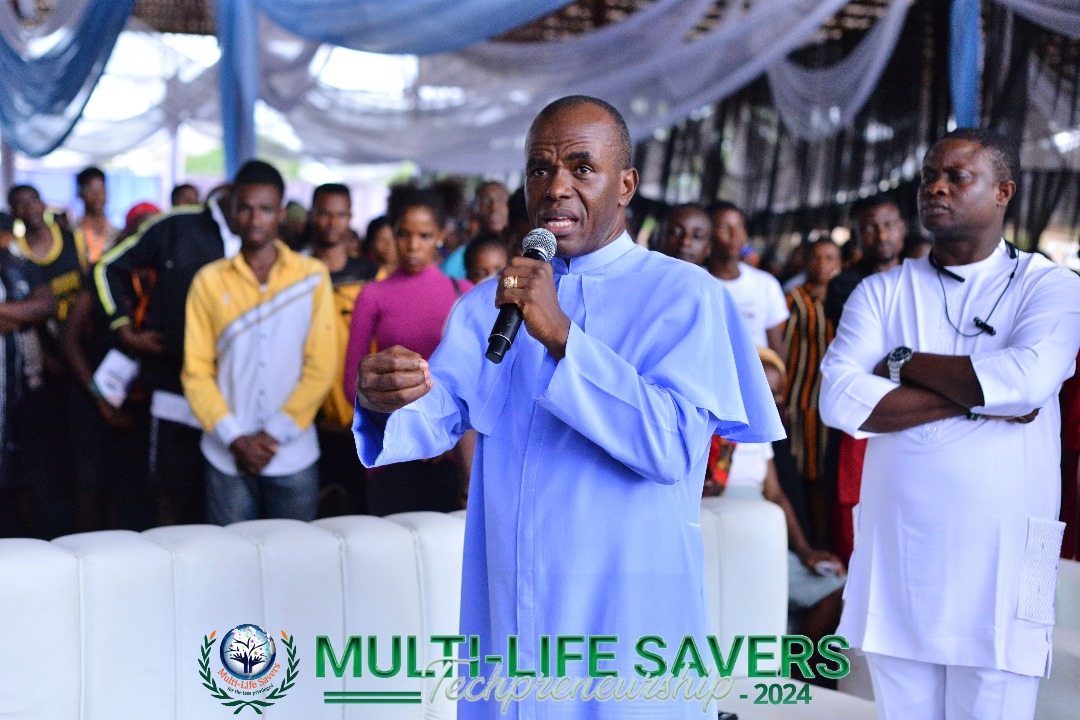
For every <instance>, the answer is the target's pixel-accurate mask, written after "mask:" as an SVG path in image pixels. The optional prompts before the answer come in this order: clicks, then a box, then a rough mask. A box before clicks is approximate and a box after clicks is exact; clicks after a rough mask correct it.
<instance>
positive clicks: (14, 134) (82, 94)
mask: <svg viewBox="0 0 1080 720" xmlns="http://www.w3.org/2000/svg"><path fill="white" fill-rule="evenodd" d="M134 5H135V0H88V2H87V3H86V9H85V11H84V12H83V14H82V15H81V16H80V17H79V19H78V20H77V21H76V22H75V23H74V24H73V26H72V27H70V28H69V29H68V30H67V32H66V34H65V35H64V37H63V38H62V39H61V40H60V41H59V42H58V43H57V44H56V45H55V46H54V47H53V48H52V49H50V50H49V51H48V52H46V53H45V54H43V55H41V56H40V57H34V58H27V57H25V56H24V54H23V53H20V52H19V51H18V50H16V49H15V48H13V47H12V46H11V44H10V43H9V42H8V41H7V39H6V38H5V37H4V36H3V35H2V34H0V130H2V132H3V134H4V138H5V140H7V142H8V143H10V144H11V145H12V147H14V148H15V149H16V150H18V151H20V152H23V153H26V154H27V155H29V156H31V157H41V156H42V155H47V154H48V153H50V152H52V151H53V150H55V149H56V148H57V147H58V146H59V145H60V143H62V142H63V141H64V138H66V137H67V136H68V133H70V132H71V129H72V128H73V127H74V126H75V123H76V122H77V121H78V119H79V116H80V115H82V111H83V108H84V107H85V106H86V101H87V100H89V99H90V93H91V91H93V89H94V86H95V85H96V84H97V81H98V78H100V77H101V73H102V72H103V71H104V69H105V63H106V62H108V59H109V55H110V54H111V53H112V49H113V46H115V45H116V38H117V36H119V35H120V31H121V30H123V29H124V24H125V22H126V21H127V18H128V15H130V14H131V9H132V7H133V6H134Z"/></svg>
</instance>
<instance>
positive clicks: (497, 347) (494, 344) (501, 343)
mask: <svg viewBox="0 0 1080 720" xmlns="http://www.w3.org/2000/svg"><path fill="white" fill-rule="evenodd" d="M521 247H523V248H524V249H525V252H523V253H521V254H522V256H523V257H527V258H532V259H533V260H543V261H544V262H549V261H550V260H551V258H553V257H555V236H554V235H552V234H551V231H550V230H545V229H544V228H535V229H533V230H530V231H529V234H528V235H526V236H525V239H524V240H522V241H521ZM520 327H521V308H519V307H518V306H517V305H514V304H513V303H508V304H506V305H503V306H502V307H501V308H499V317H498V318H497V319H496V320H495V325H494V326H492V328H491V335H489V336H488V349H487V353H485V355H484V357H486V358H487V359H488V360H490V361H491V362H493V363H496V364H497V363H501V362H502V359H503V356H504V355H506V351H507V350H509V349H510V346H511V345H512V344H513V343H514V338H515V337H517V332H518V328H520Z"/></svg>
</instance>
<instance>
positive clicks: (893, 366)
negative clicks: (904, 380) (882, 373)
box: [885, 345, 915, 384]
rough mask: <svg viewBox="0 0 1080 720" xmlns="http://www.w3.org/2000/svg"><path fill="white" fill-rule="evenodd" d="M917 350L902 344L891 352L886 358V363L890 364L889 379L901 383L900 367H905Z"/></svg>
mask: <svg viewBox="0 0 1080 720" xmlns="http://www.w3.org/2000/svg"><path fill="white" fill-rule="evenodd" d="M914 354H915V352H914V351H913V350H912V349H911V348H909V347H904V346H903V345H901V346H900V347H898V348H896V349H895V350H893V351H892V352H891V353H889V355H888V357H887V358H885V362H886V364H887V365H888V366H889V379H890V380H892V381H893V382H894V383H897V384H899V383H900V368H902V367H904V365H905V364H906V363H907V361H908V360H910V359H911V356H912V355H914Z"/></svg>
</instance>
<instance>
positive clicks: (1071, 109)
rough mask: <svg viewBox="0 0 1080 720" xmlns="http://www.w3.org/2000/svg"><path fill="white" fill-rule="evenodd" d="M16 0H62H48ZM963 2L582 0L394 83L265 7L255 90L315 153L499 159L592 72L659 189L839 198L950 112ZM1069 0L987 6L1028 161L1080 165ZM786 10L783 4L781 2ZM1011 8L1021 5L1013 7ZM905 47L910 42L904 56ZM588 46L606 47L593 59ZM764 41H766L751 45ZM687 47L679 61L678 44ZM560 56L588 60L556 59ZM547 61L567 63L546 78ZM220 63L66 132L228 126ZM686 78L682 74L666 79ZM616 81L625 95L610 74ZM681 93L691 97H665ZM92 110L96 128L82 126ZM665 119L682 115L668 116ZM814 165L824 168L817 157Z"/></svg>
mask: <svg viewBox="0 0 1080 720" xmlns="http://www.w3.org/2000/svg"><path fill="white" fill-rule="evenodd" d="M92 1H96V0H77V1H76V0H73V4H78V3H83V4H85V3H88V2H92ZM133 1H134V17H135V18H136V20H137V21H141V23H142V24H143V25H142V26H143V27H146V26H149V28H151V29H152V30H157V31H161V32H182V33H194V34H204V35H208V34H210V33H214V32H216V28H215V21H216V20H217V19H218V17H217V16H215V11H214V3H213V0H133ZM247 1H248V2H252V1H255V2H262V0H247ZM309 1H310V0H309ZM402 1H403V2H404V1H405V0H402ZM412 1H415V0H412ZM470 1H471V2H475V0H461V2H462V4H464V3H467V2H470ZM8 2H12V3H20V4H25V3H26V2H35V3H36V4H37V5H38V6H39V7H42V8H45V7H49V6H53V7H62V6H59V5H56V2H55V0H8ZM358 2H359V0H358ZM971 2H974V3H975V6H976V10H977V9H978V6H979V5H980V3H979V0H951V2H942V1H941V0H916V1H914V2H910V1H909V0H853V1H852V2H843V1H841V0H821V1H820V2H816V3H815V2H809V0H806V1H803V0H677V1H676V0H578V2H574V3H570V4H568V5H566V6H564V7H562V8H561V9H559V10H557V11H555V12H552V13H550V14H548V15H546V16H544V17H541V18H539V19H536V20H533V21H532V22H529V23H527V24H525V25H523V26H521V27H518V28H517V29H515V30H513V31H510V32H507V33H505V34H503V35H501V36H498V37H496V38H495V39H494V41H489V42H483V43H478V44H477V45H475V46H472V47H469V48H466V49H465V50H463V51H459V52H453V53H445V54H442V55H438V56H428V57H420V58H418V59H417V58H413V59H412V61H411V62H412V63H413V65H412V66H411V67H412V69H411V70H410V69H408V68H406V69H404V70H402V69H400V68H399V69H398V71H399V72H400V73H402V76H403V77H404V76H406V75H407V76H408V78H407V79H406V80H405V84H404V86H403V87H404V93H403V94H400V95H399V96H397V97H391V96H387V95H378V94H377V93H375V94H373V93H372V92H371V91H369V90H366V89H355V88H353V89H350V88H344V87H341V86H339V85H335V84H333V83H330V84H327V83H325V82H323V81H322V78H321V77H320V76H319V74H318V73H319V72H320V69H321V68H322V69H325V68H329V67H330V66H332V65H334V62H333V60H334V57H335V56H334V53H335V52H336V51H333V52H331V51H330V49H329V48H328V47H327V46H322V47H320V46H319V45H318V43H313V42H311V41H309V40H304V39H301V38H298V37H296V36H292V35H289V34H288V33H287V32H285V31H283V30H281V28H280V27H277V28H273V27H269V26H268V23H267V21H266V20H265V19H264V20H263V22H262V26H261V27H262V31H261V35H262V37H261V40H259V41H258V44H259V45H260V48H261V53H262V54H261V58H260V62H261V64H262V70H261V72H260V75H259V88H258V92H259V94H260V96H261V98H262V100H263V101H264V103H265V105H264V108H263V109H268V111H270V112H274V113H277V114H278V116H280V118H281V119H282V122H283V127H286V128H287V132H289V133H293V131H295V133H294V135H295V137H296V139H297V141H298V143H299V145H298V146H299V147H302V148H303V149H302V152H303V153H305V154H307V155H309V156H311V157H316V158H325V159H331V158H338V159H340V160H341V161H343V162H377V161H380V160H391V159H399V158H396V157H391V155H393V154H394V153H398V154H400V153H403V152H412V153H414V155H413V158H412V159H415V160H417V161H418V162H419V163H420V164H421V165H422V166H423V167H426V168H428V169H433V170H446V171H451V172H479V173H484V172H488V173H490V172H499V173H505V172H513V171H515V170H516V169H518V168H519V166H520V149H515V148H518V147H519V146H520V144H521V140H522V138H523V135H524V130H523V128H524V127H527V120H528V118H530V117H532V115H533V114H535V111H536V109H538V107H540V106H542V103H543V102H546V100H547V99H550V98H551V97H552V93H558V94H566V92H580V91H585V92H590V91H591V94H599V95H602V96H604V97H608V98H610V99H613V100H615V101H616V104H617V105H619V107H621V108H623V109H624V112H626V114H627V119H628V121H630V124H631V130H632V132H633V133H634V134H635V137H636V138H637V139H640V140H648V139H649V138H652V141H651V142H650V143H648V144H647V146H643V148H645V149H647V150H648V151H649V154H648V158H647V160H648V165H649V167H650V168H651V169H652V173H651V175H650V172H646V173H645V174H646V177H647V178H648V179H650V180H651V181H652V182H651V183H650V184H648V185H647V186H646V187H647V188H651V189H653V190H654V191H655V193H656V194H655V195H654V197H655V196H659V197H664V198H667V199H675V198H680V199H691V198H693V199H696V198H698V197H703V198H704V199H709V198H710V197H715V196H716V195H718V194H720V195H728V196H735V197H736V199H738V200H741V201H743V202H744V203H745V204H746V205H747V206H748V207H750V208H751V209H753V210H757V211H760V212H773V213H775V212H778V211H783V210H786V209H790V208H793V207H806V206H816V205H820V204H822V203H842V202H844V198H848V199H850V198H852V197H854V196H856V195H858V194H864V193H865V192H866V191H867V189H868V187H870V188H871V189H872V187H873V186H874V185H875V183H877V182H879V180H880V181H881V182H885V184H886V185H888V184H894V183H895V182H897V181H903V180H906V179H908V178H910V177H912V176H913V174H914V170H915V166H914V165H913V164H912V163H913V162H914V159H915V158H916V157H917V156H918V154H919V153H920V152H921V150H922V149H923V148H924V146H925V143H926V141H927V140H928V139H929V138H932V137H935V136H937V135H940V133H941V132H943V131H944V129H945V127H946V124H947V121H948V119H949V116H950V106H949V84H948V82H947V80H946V78H947V76H948V72H947V68H946V62H945V61H946V57H945V56H946V55H947V54H948V52H949V48H948V40H947V39H945V40H943V38H946V37H947V28H948V25H949V20H948V8H949V6H950V5H953V6H957V5H960V4H962V3H966V4H968V5H969V7H970V3H971ZM553 4H554V3H552V2H549V4H548V6H549V7H550V6H552V5H553ZM1077 4H1078V3H1077V2H1075V0H983V1H982V2H981V8H982V19H981V23H980V24H981V25H982V28H983V30H984V32H985V33H986V34H987V41H986V43H987V44H986V47H987V48H988V50H987V52H986V54H985V62H984V65H985V68H984V71H983V72H982V73H979V74H976V76H975V86H974V89H973V93H974V95H978V96H979V97H974V98H973V103H974V104H976V105H977V104H978V103H979V102H980V101H981V107H979V108H977V110H976V112H978V111H981V113H979V114H978V115H977V116H978V119H979V120H980V121H981V122H983V124H991V125H994V126H996V127H1000V128H1002V129H1013V130H1017V131H1022V132H1023V133H1024V135H1025V141H1026V142H1025V160H1026V161H1027V162H1028V166H1029V168H1038V169H1044V170H1051V171H1056V170H1064V171H1068V172H1071V173H1073V174H1074V175H1075V173H1076V171H1077V169H1078V168H1080V151H1077V147H1078V146H1080V122H1078V118H1077V110H1078V107H1077V105H1078V104H1077V93H1076V89H1077V82H1076V81H1077V68H1078V66H1080V41H1078V40H1077V37H1078V36H1080V27H1074V24H1075V25H1080V24H1077V23H1075V22H1074V21H1075V18H1076V17H1077V15H1076V13H1077V10H1076V8H1075V6H1076V5H1077ZM264 7H265V6H264ZM912 7H913V8H915V10H916V11H917V12H910V9H911V8H912ZM777 8H781V10H777ZM1032 8H1035V10H1033V9H1032ZM1061 8H1065V9H1064V10H1062V9H1061ZM1040 9H1041V11H1044V12H1046V13H1048V15H1046V17H1049V18H1051V20H1050V21H1045V20H1043V24H1044V25H1045V24H1047V22H1049V26H1050V27H1055V28H1062V27H1063V28H1064V29H1063V30H1061V32H1052V31H1050V30H1047V29H1046V28H1045V27H1042V26H1041V25H1039V24H1033V23H1032V22H1028V21H1027V20H1020V19H1019V18H1020V16H1017V18H1018V20H1017V22H1016V23H1015V24H1013V22H1012V19H1011V18H1012V17H1013V15H1012V13H1011V12H1010V10H1016V11H1017V12H1021V13H1024V17H1030V18H1031V19H1032V20H1034V23H1040V18H1039V17H1032V15H1031V13H1033V12H1034V13H1035V15H1036V16H1037V15H1038V12H1036V11H1039V10H1040ZM783 12H786V13H787V15H786V16H784V17H785V19H786V21H785V20H777V18H776V17H771V15H772V16H779V15H780V14H781V13H783ZM1055 13H1057V14H1056V15H1055ZM1061 13H1065V15H1064V16H1063V15H1061ZM1068 13H1073V14H1072V15H1068ZM54 14H58V12H57V11H54ZM976 17H978V13H976ZM1002 17H1007V18H1009V19H1008V21H1007V22H1005V23H1004V24H1003V23H1002V21H1001V18H1002ZM1062 17H1065V20H1064V21H1062V20H1061V18H1062ZM646 18H648V19H650V20H652V19H655V20H656V22H645V19H646ZM1055 18H1056V20H1055ZM349 19H350V20H351V19H352V18H351V17H350V18H349ZM1070 23H1073V24H1070ZM795 25H798V26H799V27H798V28H797V32H796V31H794V30H793V26H795ZM130 27H132V26H131V25H129V28H130ZM504 27H505V26H504ZM629 28H635V29H636V31H637V34H634V33H632V32H630V31H629ZM1000 28H1005V29H1004V30H1001V31H1000V32H999V30H1000ZM605 33H606V37H608V38H609V39H610V38H615V37H618V38H626V39H627V41H623V42H622V43H621V46H620V44H619V43H607V44H606V45H604V44H602V43H600V42H599V40H598V39H599V38H600V37H601V36H604V35H605ZM920 34H921V35H920ZM975 35H976V36H978V35H979V33H975ZM241 37H244V36H243V35H241ZM898 38H899V40H898ZM905 38H906V39H905ZM898 42H899V43H900V44H899V45H898V44H897V43H898ZM920 43H921V44H920ZM935 43H936V45H935ZM894 47H895V48H897V54H898V55H900V57H893V55H894V53H893V48H894ZM578 50H582V51H589V52H592V53H593V55H592V56H589V57H592V58H595V59H594V60H586V61H583V60H582V57H585V53H584V52H582V53H578V52H577V51H578ZM600 50H603V51H606V52H598V51H600ZM762 52H764V53H765V54H766V55H768V56H769V57H768V58H766V59H764V60H759V59H756V58H755V53H762ZM615 56H617V57H619V58H625V59H622V60H613V59H612V58H613V57H615ZM675 56H677V60H678V61H681V62H682V64H680V62H678V61H676V62H673V61H672V58H673V57H675ZM399 57H400V56H399ZM642 57H644V58H646V59H652V60H655V62H652V63H647V62H641V58H642ZM718 57H719V58H720V59H719V60H717V58H718ZM565 60H571V61H572V62H571V65H573V63H574V62H576V63H577V65H576V66H572V67H571V68H569V69H568V68H566V67H561V66H565V65H566V63H565V62H564V61H565ZM597 60H598V61H597ZM620 63H622V65H620ZM886 64H887V65H888V67H886ZM406 65H407V63H406ZM706 65H707V66H708V67H703V66H706ZM661 66H662V67H661ZM402 67H405V66H404V65H403V66H402ZM1021 67H1023V68H1025V70H1024V72H1023V73H1018V69H1019V68H1021ZM890 68H891V69H890ZM551 69H555V70H557V71H561V72H563V74H564V75H565V77H558V78H556V79H555V80H554V81H553V80H552V78H551V77H547V76H548V75H553V74H555V75H557V73H551V72H549V71H550V70H551ZM508 71H509V72H508ZM819 71H820V72H819ZM392 72H393V71H392ZM763 72H765V73H766V74H765V75H762V73H763ZM354 74H356V73H355V72H354ZM106 77H107V76H106ZM879 77H880V78H881V83H880V85H879V83H878V78H879ZM216 78H217V67H216V66H213V67H209V68H208V69H206V70H205V71H204V72H202V73H201V74H200V75H197V76H195V77H194V78H193V77H192V76H191V73H190V72H189V73H187V74H184V73H183V72H177V73H176V75H175V76H174V77H170V78H168V80H167V83H166V84H167V88H166V90H165V91H164V92H163V99H162V101H161V102H160V103H159V104H158V105H156V106H154V107H152V108H148V109H147V111H146V112H144V113H142V114H141V115H140V116H138V117H132V118H130V119H128V120H125V121H124V122H123V123H119V124H117V123H114V124H113V126H112V128H111V131H112V133H111V135H108V133H109V131H110V127H109V125H108V124H107V123H106V124H101V123H99V124H97V125H96V126H94V125H92V124H89V123H87V122H86V121H84V122H83V123H82V124H81V125H82V127H80V128H77V130H76V133H75V135H74V136H73V138H72V140H71V141H69V143H68V146H71V143H74V144H75V145H79V146H82V147H84V148H97V149H98V151H99V153H107V152H108V149H110V148H118V144H119V143H122V142H123V141H125V140H126V139H132V138H134V139H136V141H137V140H138V139H140V138H146V137H148V136H149V133H150V131H151V130H152V129H156V128H160V127H176V124H177V123H185V124H201V125H202V127H204V128H212V127H215V126H216V127H217V128H220V125H221V119H220V114H219V108H218V105H217V102H216V97H217V91H216V90H217V79H216ZM755 78H758V79H757V80H755ZM609 81H614V82H609ZM980 83H981V87H980ZM678 84H682V85H683V86H685V87H684V88H673V87H672V86H673V85H678ZM613 85H614V86H616V87H618V88H620V89H621V91H622V94H618V91H611V90H610V89H611V87H613ZM492 88H494V90H492ZM875 88H876V89H875ZM1020 89H1023V93H1020V94H1018V93H1019V92H1020ZM609 91H611V92H616V93H617V96H616V97H615V98H612V97H611V96H610V95H608V94H607V93H608V92H609ZM920 93H921V94H920ZM554 96H557V95H554ZM654 96H656V97H658V98H659V99H656V98H655V97H654ZM924 96H925V97H924ZM226 97H229V95H228V94H226ZM890 97H892V98H893V99H892V100H890ZM971 97H973V96H972V95H969V98H971ZM645 98H648V100H647V102H645V101H644V99H645ZM718 98H719V100H717V99H718ZM897 98H903V101H902V102H901V101H898V100H897ZM643 102H644V110H642V103H643ZM672 102H678V103H681V104H680V105H678V107H677V108H675V109H672V107H671V103H672ZM538 103H541V104H540V105H538ZM1010 106H1012V107H1013V110H1012V111H1010V110H1009V107H1010ZM1017 108H1019V109H1017ZM1029 110H1030V112H1029ZM822 111H824V114H823V113H822ZM687 116H689V119H688V120H686V121H682V118H686V117H687ZM417 121H419V123H417ZM485 123H488V127H489V128H493V129H491V130H489V131H487V135H486V136H483V137H480V138H479V139H480V140H482V141H483V142H479V143H478V142H476V140H477V139H478V138H477V137H476V136H475V135H474V134H470V133H472V132H473V131H474V129H475V128H476V127H480V126H483V125H484V124H485ZM500 123H501V125H500ZM733 123H734V124H733ZM410 125H413V127H412V128H411V129H410V127H409V126H410ZM290 126H291V129H289V128H290ZM89 127H93V132H92V133H87V132H85V130H86V128H89ZM668 127H671V128H673V129H672V130H670V131H668V130H664V129H663V128H668ZM417 128H419V130H417ZM658 128H660V129H659V130H657V129H658ZM275 131H276V129H275ZM654 131H656V134H655V135H654ZM215 132H220V129H218V130H216V131H215ZM410 133H411V134H410ZM448 138H449V141H448ZM752 148H753V149H752ZM642 152H645V150H643V151H642ZM642 158H643V159H646V158H645V156H644V155H642ZM740 158H742V160H740ZM748 158H754V162H751V163H749V164H748V165H746V166H745V169H746V172H748V173H750V175H747V176H746V177H747V178H749V177H751V176H752V175H753V173H754V169H753V167H752V166H754V165H755V163H756V165H760V166H762V167H766V166H767V167H770V168H771V170H769V171H765V172H764V174H762V173H761V172H758V176H759V180H760V181H757V180H755V181H748V182H744V183H743V190H742V191H740V190H739V188H738V184H737V183H736V186H735V187H733V186H732V182H733V181H734V180H736V179H737V177H738V176H739V173H740V172H741V171H740V162H745V161H746V160H747V159H748ZM763 158H768V160H764V161H763ZM860 158H861V159H860ZM813 167H827V168H828V172H825V173H821V172H811V171H810V170H808V168H813ZM777 169H779V171H780V172H779V174H778V175H776V176H773V177H768V174H769V173H770V172H773V173H775V172H776V171H777ZM849 170H850V172H849ZM687 178H690V180H687ZM1069 182H1073V183H1074V182H1075V180H1074V179H1070V180H1069ZM762 183H764V184H762ZM1060 186H1061V183H1056V184H1052V187H1051V190H1053V192H1052V193H1051V194H1052V195H1054V196H1055V197H1061V192H1060V191H1059V190H1057V189H1056V188H1059V187H1060ZM1068 187H1072V186H1071V185H1070V186H1068ZM1069 192H1072V191H1071V190H1067V191H1066V194H1068V193H1069ZM1073 224H1074V225H1075V224H1076V223H1075V222H1074V223H1073Z"/></svg>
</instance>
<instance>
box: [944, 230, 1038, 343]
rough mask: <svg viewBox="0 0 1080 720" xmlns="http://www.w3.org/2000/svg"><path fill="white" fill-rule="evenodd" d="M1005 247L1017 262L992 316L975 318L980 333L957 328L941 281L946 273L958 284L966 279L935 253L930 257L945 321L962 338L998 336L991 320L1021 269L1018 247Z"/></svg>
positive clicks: (1009, 243) (992, 311) (1006, 244)
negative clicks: (943, 262)
mask: <svg viewBox="0 0 1080 720" xmlns="http://www.w3.org/2000/svg"><path fill="white" fill-rule="evenodd" d="M1005 246H1006V247H1007V248H1008V249H1009V257H1011V258H1013V259H1014V260H1015V261H1016V262H1015V263H1013V269H1012V272H1011V273H1009V281H1008V282H1007V283H1005V289H1004V290H1002V291H1001V294H1000V295H998V297H997V300H995V301H994V306H993V307H992V308H990V314H989V315H987V316H986V319H985V320H982V319H980V318H979V316H978V315H976V316H975V321H974V322H975V327H977V328H978V329H979V331H978V332H973V333H966V332H964V331H963V330H961V329H960V328H959V327H957V326H956V323H954V322H953V321H952V317H950V316H949V297H948V295H947V294H946V293H945V281H944V280H942V279H941V275H942V274H943V273H944V274H945V275H948V276H949V277H950V278H952V279H953V280H956V281H957V282H964V281H965V280H966V278H964V277H963V276H961V275H958V274H956V273H954V272H953V271H952V270H950V269H949V268H947V267H945V266H944V265H942V264H941V263H940V262H938V259H937V258H936V257H934V251H933V250H931V251H930V256H929V258H928V259H929V261H930V267H932V268H934V270H936V271H937V279H938V284H940V285H941V299H942V301H943V302H944V303H945V319H946V320H947V321H948V323H949V325H950V326H951V327H952V329H953V330H955V331H956V333H957V334H958V335H960V336H961V337H966V338H973V337H978V336H980V335H982V334H983V333H988V334H990V335H997V330H995V329H994V326H993V325H991V324H990V318H991V317H993V315H994V311H995V310H997V306H998V304H1000V303H1001V298H1003V297H1005V293H1006V292H1008V291H1009V286H1010V285H1012V281H1013V278H1014V277H1016V271H1017V269H1018V268H1019V267H1020V252H1019V251H1018V250H1017V249H1016V246H1015V245H1013V244H1012V243H1011V242H1009V241H1007V240H1006V241H1005Z"/></svg>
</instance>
